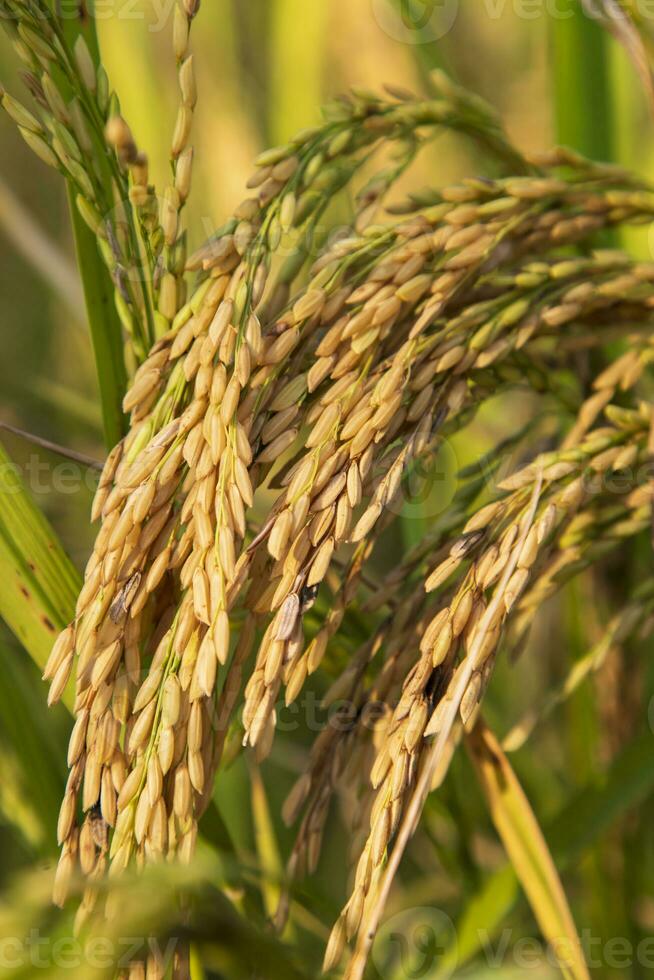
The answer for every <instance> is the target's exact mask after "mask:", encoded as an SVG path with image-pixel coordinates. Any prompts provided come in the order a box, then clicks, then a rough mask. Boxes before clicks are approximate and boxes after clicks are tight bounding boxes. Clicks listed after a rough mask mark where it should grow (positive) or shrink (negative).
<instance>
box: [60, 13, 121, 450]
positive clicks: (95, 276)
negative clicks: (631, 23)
mask: <svg viewBox="0 0 654 980" xmlns="http://www.w3.org/2000/svg"><path fill="white" fill-rule="evenodd" d="M83 10H84V12H83V13H82V11H83ZM61 29H62V31H63V34H64V37H65V38H66V40H67V42H68V44H69V46H70V49H71V50H72V49H73V47H74V45H75V41H76V40H77V38H78V37H79V36H80V35H82V36H83V37H84V39H85V41H86V43H87V46H88V49H89V51H90V53H91V57H92V59H93V62H94V64H95V65H96V66H97V65H99V63H100V51H99V47H98V38H97V34H96V30H95V17H94V15H93V3H87V4H86V8H82V7H80V14H79V16H76V17H70V16H68V17H64V18H62V20H61ZM108 191H109V194H111V188H108ZM75 199H76V191H75V189H74V187H73V186H72V184H71V183H70V182H68V205H69V209H70V217H71V223H72V227H73V235H74V239H75V251H76V254H77V265H78V268H79V273H80V276H81V279H82V287H83V290H84V300H85V303H86V314H87V317H88V321H89V330H90V332H91V340H92V343H93V353H94V355H95V366H96V372H97V376H98V385H99V389H100V401H101V404H102V420H103V427H104V436H105V442H106V445H107V448H109V449H110V448H111V447H112V446H115V444H116V443H117V442H119V441H120V439H121V438H122V436H123V435H124V434H125V432H126V419H125V416H124V414H123V409H122V401H123V395H124V394H125V389H126V386H127V371H126V368H125V356H124V343H123V332H122V326H121V323H120V319H119V317H118V313H117V312H116V306H115V303H114V285H113V283H112V281H111V277H110V275H109V272H108V270H107V267H106V265H105V264H104V261H103V259H102V256H101V255H100V251H99V249H98V244H97V241H96V239H95V236H94V235H93V232H92V231H91V230H90V228H89V227H88V226H87V225H86V223H85V222H84V220H83V219H82V217H81V215H80V214H79V211H78V210H77V205H76V203H75Z"/></svg>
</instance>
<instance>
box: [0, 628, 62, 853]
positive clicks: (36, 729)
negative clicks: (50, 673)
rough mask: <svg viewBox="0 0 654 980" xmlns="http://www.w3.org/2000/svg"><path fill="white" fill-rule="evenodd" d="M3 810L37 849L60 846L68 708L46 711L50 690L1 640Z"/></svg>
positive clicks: (0, 773) (0, 772)
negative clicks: (59, 817)
mask: <svg viewBox="0 0 654 980" xmlns="http://www.w3.org/2000/svg"><path fill="white" fill-rule="evenodd" d="M0 669H1V670H2V677H3V683H2V684H0V810H1V811H2V814H3V816H4V818H5V820H7V821H8V822H11V823H12V824H13V825H14V826H15V827H16V828H17V829H18V831H19V832H20V834H21V836H22V837H23V838H24V840H25V841H26V843H27V844H28V845H29V846H30V847H31V848H33V849H36V850H37V851H39V852H44V853H47V852H50V851H52V849H53V848H54V847H55V846H56V840H55V834H54V827H55V826H56V822H57V814H58V811H59V803H60V801H61V795H62V791H63V787H64V784H65V780H66V770H65V765H64V760H65V758H66V740H67V737H68V729H69V727H70V726H69V724H67V719H66V718H65V717H62V715H63V716H65V714H66V713H65V710H63V711H62V710H61V709H55V710H53V711H48V710H46V703H45V702H46V690H45V686H44V685H43V683H42V682H41V679H40V677H39V675H38V672H37V671H36V670H35V668H34V666H33V665H32V664H31V663H30V662H29V660H28V659H27V658H26V657H25V656H24V655H22V654H21V652H20V651H18V650H15V649H12V647H11V646H10V644H8V643H5V642H2V641H0Z"/></svg>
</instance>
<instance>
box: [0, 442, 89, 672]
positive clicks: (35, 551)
mask: <svg viewBox="0 0 654 980" xmlns="http://www.w3.org/2000/svg"><path fill="white" fill-rule="evenodd" d="M0 575H1V576H2V583H3V587H2V589H0V616H1V617H2V618H3V619H4V620H5V622H6V623H7V625H8V626H9V628H10V629H11V631H12V632H13V633H14V635H15V636H16V637H17V638H18V639H19V640H20V642H21V643H22V644H23V646H24V647H25V649H26V650H27V651H28V653H29V654H30V656H31V657H32V659H33V660H34V661H35V663H36V664H37V665H38V666H39V667H40V668H43V667H44V666H45V662H46V660H47V658H48V655H49V653H50V649H51V647H52V643H53V641H54V639H55V638H56V636H57V634H58V633H59V631H60V630H61V629H63V627H64V626H65V625H66V623H68V622H69V621H70V619H71V618H72V616H73V613H74V610H75V601H76V599H77V594H78V592H79V589H80V587H81V578H80V576H79V573H78V572H77V571H76V569H75V567H74V566H73V564H72V562H71V561H70V559H69V558H68V556H67V555H66V553H65V551H64V549H63V548H62V546H61V543H60V541H59V539H58V537H57V535H56V533H55V532H54V530H53V528H52V527H51V525H50V524H49V522H48V521H47V520H46V518H45V517H44V516H43V514H42V513H41V511H40V510H39V509H38V507H37V506H36V505H35V503H34V502H33V500H32V499H31V497H30V496H29V494H28V492H27V489H26V488H25V485H24V483H23V481H22V479H21V476H20V472H19V470H18V467H17V466H16V465H15V464H14V463H12V461H11V459H10V457H9V456H8V455H7V453H6V451H5V450H4V448H3V447H2V446H1V445H0Z"/></svg>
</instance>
